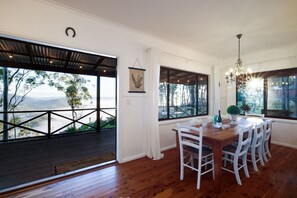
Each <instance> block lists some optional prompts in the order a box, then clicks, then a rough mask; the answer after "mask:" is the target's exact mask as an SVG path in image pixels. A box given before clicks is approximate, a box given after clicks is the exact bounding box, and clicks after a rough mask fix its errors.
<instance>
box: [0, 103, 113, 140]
mask: <svg viewBox="0 0 297 198" xmlns="http://www.w3.org/2000/svg"><path fill="white" fill-rule="evenodd" d="M107 110H115V108H101V109H100V110H99V112H100V113H99V115H101V113H103V114H105V115H107V116H109V117H111V118H112V119H110V120H109V121H108V122H106V123H104V124H102V125H100V121H99V124H96V123H97V121H98V120H100V119H98V118H96V121H95V122H93V123H95V124H93V125H91V123H90V122H89V123H85V122H83V121H82V120H83V119H84V118H86V117H87V116H90V115H91V114H94V113H95V114H97V109H96V108H86V109H75V110H74V111H75V112H80V113H82V112H86V111H88V113H86V114H84V115H83V116H80V117H79V118H77V119H73V118H72V116H71V117H67V116H65V115H61V113H62V112H72V109H60V110H36V111H13V112H0V116H1V119H0V124H1V126H0V130H1V131H0V142H2V141H9V140H16V139H28V138H36V137H44V136H46V137H48V138H50V137H52V136H53V135H58V134H70V132H69V133H67V130H66V131H65V130H64V131H62V130H63V129H67V127H69V126H71V125H75V124H79V125H80V126H84V127H87V128H88V130H77V129H75V130H74V131H71V133H79V132H86V131H93V132H98V131H100V130H101V129H104V128H105V127H106V126H107V125H109V124H110V123H112V122H115V119H116V117H115V116H114V115H112V114H110V113H108V112H107ZM5 113H6V114H8V115H11V116H13V117H15V115H16V114H39V115H36V116H34V117H32V118H30V119H26V120H24V121H22V122H20V123H15V122H13V121H4V120H3V114H5ZM11 116H9V117H11ZM44 116H47V131H42V130H38V129H34V126H29V125H28V123H30V122H32V121H37V119H39V118H41V117H44ZM53 116H56V117H59V118H62V119H64V120H65V121H68V122H66V124H63V125H62V126H61V127H59V128H58V129H55V130H53V129H52V126H53V122H52V120H53ZM12 120H15V119H12ZM4 125H6V127H3V126H4ZM4 128H5V129H4ZM17 128H18V129H21V130H27V131H29V132H35V133H36V135H34V136H29V137H17V135H16V133H15V135H14V137H9V136H8V135H7V137H8V138H7V139H4V138H3V137H4V133H9V131H13V130H14V131H16V130H17ZM78 129H79V128H78ZM1 136H2V137H1Z"/></svg>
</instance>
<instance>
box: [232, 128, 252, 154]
mask: <svg viewBox="0 0 297 198" xmlns="http://www.w3.org/2000/svg"><path fill="white" fill-rule="evenodd" d="M252 131H253V126H249V127H246V128H242V129H241V130H240V132H239V137H238V145H237V148H236V151H235V155H238V156H241V155H243V154H245V153H246V152H247V151H248V149H249V146H250V144H251V139H252ZM246 135H247V137H246Z"/></svg>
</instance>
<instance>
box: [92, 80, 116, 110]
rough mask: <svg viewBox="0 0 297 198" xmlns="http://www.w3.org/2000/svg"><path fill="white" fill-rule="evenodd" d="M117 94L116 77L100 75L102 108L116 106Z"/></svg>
mask: <svg viewBox="0 0 297 198" xmlns="http://www.w3.org/2000/svg"><path fill="white" fill-rule="evenodd" d="M95 82H96V80H95ZM95 82H94V83H95ZM115 96H116V78H110V77H102V76H101V77H100V108H115V106H116V97H115ZM95 104H96V103H95Z"/></svg>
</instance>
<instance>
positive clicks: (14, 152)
mask: <svg viewBox="0 0 297 198" xmlns="http://www.w3.org/2000/svg"><path fill="white" fill-rule="evenodd" d="M115 137H116V136H115V130H108V131H100V132H99V133H82V134H73V135H69V136H64V137H57V136H55V137H52V138H50V139H47V138H45V139H38V140H28V141H16V142H6V143H1V144H0V156H1V157H0V190H2V189H5V188H9V187H13V186H16V185H20V184H24V183H28V182H32V181H35V180H40V179H44V178H47V177H50V176H54V175H55V174H56V173H55V167H58V166H60V165H63V164H65V163H66V164H67V163H71V162H77V161H82V160H84V159H89V158H94V157H101V156H105V155H107V154H111V153H115ZM114 159H115V157H114Z"/></svg>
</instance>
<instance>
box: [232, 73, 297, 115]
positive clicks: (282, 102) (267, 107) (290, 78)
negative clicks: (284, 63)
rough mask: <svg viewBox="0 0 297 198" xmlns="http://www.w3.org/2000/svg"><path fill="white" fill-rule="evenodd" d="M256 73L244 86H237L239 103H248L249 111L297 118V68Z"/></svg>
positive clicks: (239, 104)
mask: <svg viewBox="0 0 297 198" xmlns="http://www.w3.org/2000/svg"><path fill="white" fill-rule="evenodd" d="M254 75H255V76H258V77H254V78H252V79H251V80H250V81H248V82H247V83H246V85H245V86H244V87H239V86H237V105H238V106H241V105H242V104H243V103H246V104H248V105H249V106H250V107H251V110H250V111H249V113H255V114H265V116H267V117H275V118H287V119H297V105H296V99H297V68H294V69H285V70H277V71H269V72H263V73H261V74H260V73H257V74H254Z"/></svg>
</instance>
